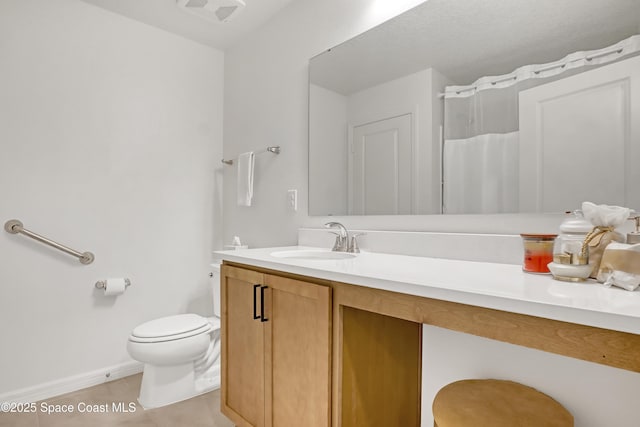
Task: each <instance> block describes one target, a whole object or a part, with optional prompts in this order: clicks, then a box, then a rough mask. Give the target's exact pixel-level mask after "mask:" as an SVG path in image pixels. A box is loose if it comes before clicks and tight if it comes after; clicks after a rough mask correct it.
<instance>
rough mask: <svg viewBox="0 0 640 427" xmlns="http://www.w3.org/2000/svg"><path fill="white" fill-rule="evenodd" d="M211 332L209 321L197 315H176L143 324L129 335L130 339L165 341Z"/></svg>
mask: <svg viewBox="0 0 640 427" xmlns="http://www.w3.org/2000/svg"><path fill="white" fill-rule="evenodd" d="M210 330H211V324H210V323H209V321H208V320H207V319H206V318H204V317H202V316H198V315H197V314H178V315H176V316H167V317H162V318H160V319H155V320H151V321H149V322H145V323H143V324H142V325H140V326H138V327H136V328H135V329H134V330H133V332H132V333H131V337H132V338H142V339H144V340H145V341H146V340H147V339H149V340H151V339H153V340H155V341H158V340H160V341H166V340H173V339H178V338H185V337H189V336H193V335H197V334H201V333H204V332H209V331H210Z"/></svg>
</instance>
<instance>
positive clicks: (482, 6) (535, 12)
mask: <svg viewBox="0 0 640 427" xmlns="http://www.w3.org/2000/svg"><path fill="white" fill-rule="evenodd" d="M638 3H639V0H562V1H558V0H535V1H532V0H509V1H505V0H474V1H473V2H470V1H468V0H429V1H427V2H425V3H423V4H421V5H419V6H417V7H415V8H414V9H411V10H409V11H408V12H406V13H403V14H402V15H400V16H398V17H396V18H394V19H392V20H390V21H387V22H386V23H384V24H382V25H380V26H378V27H375V28H373V29H371V30H369V31H367V32H365V33H364V34H362V35H360V36H358V37H356V38H354V39H351V40H349V41H348V42H346V43H343V44H341V45H338V46H336V47H334V48H332V49H330V50H329V52H325V53H323V54H320V55H318V56H316V57H315V58H313V59H312V61H311V81H312V83H314V84H317V85H319V86H322V87H324V88H327V89H330V90H333V91H335V92H338V93H341V94H344V95H348V94H350V93H354V92H357V91H360V90H363V89H365V88H368V87H371V86H374V85H376V84H380V83H382V82H386V81H389V80H392V79H394V78H398V77H400V76H405V75H408V74H411V73H413V72H417V71H419V70H423V69H426V68H431V67H433V68H435V69H437V70H438V71H440V72H441V73H442V74H444V75H445V76H447V77H449V78H450V79H451V80H452V81H453V82H455V83H456V84H460V85H464V84H470V83H472V82H473V81H474V80H476V79H477V78H479V77H482V76H491V75H494V76H495V75H501V74H506V73H510V72H512V71H513V70H514V69H515V68H517V67H519V66H521V65H525V64H536V63H537V64H540V63H546V62H551V61H555V60H559V59H561V58H562V57H564V56H565V55H567V54H569V53H572V52H576V51H580V50H591V49H599V48H603V47H606V46H609V45H612V44H614V43H616V42H618V41H620V40H622V39H624V38H627V37H629V36H631V35H633V34H638V33H639V32H640V7H638Z"/></svg>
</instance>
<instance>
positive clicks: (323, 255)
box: [271, 249, 356, 260]
mask: <svg viewBox="0 0 640 427" xmlns="http://www.w3.org/2000/svg"><path fill="white" fill-rule="evenodd" d="M271 256H273V257H276V258H289V259H304V260H331V259H333V260H335V259H352V258H355V257H356V254H352V253H348V252H333V251H327V250H321V249H300V250H292V251H276V252H271Z"/></svg>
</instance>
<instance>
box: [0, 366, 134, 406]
mask: <svg viewBox="0 0 640 427" xmlns="http://www.w3.org/2000/svg"><path fill="white" fill-rule="evenodd" d="M143 367H144V364H142V363H140V362H136V361H132V362H127V363H122V364H119V365H114V366H108V367H105V368H102V369H98V370H95V371H91V372H86V373H83V374H79V375H74V376H71V377H67V378H61V379H59V380H55V381H50V382H48V383H43V384H38V385H36V386H32V387H27V388H23V389H19V390H15V391H10V392H8V393H3V394H0V402H37V401H40V400H44V399H50V398H52V397H55V396H60V395H61V394H65V393H71V392H72V391H76V390H81V389H83V388H87V387H91V386H94V385H98V384H103V383H107V382H109V381H114V380H117V379H120V378H124V377H128V376H129V375H134V374H137V373H139V372H142V368H143Z"/></svg>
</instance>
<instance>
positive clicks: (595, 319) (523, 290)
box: [215, 246, 640, 334]
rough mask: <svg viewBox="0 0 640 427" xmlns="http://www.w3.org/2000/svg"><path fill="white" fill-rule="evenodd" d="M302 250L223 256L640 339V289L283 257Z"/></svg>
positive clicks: (500, 272)
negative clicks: (283, 254)
mask: <svg viewBox="0 0 640 427" xmlns="http://www.w3.org/2000/svg"><path fill="white" fill-rule="evenodd" d="M296 249H319V248H310V247H302V246H291V247H279V248H261V249H241V250H231V251H218V252H215V254H216V257H219V258H221V259H223V260H227V261H231V262H236V263H241V264H247V265H253V266H256V267H263V268H269V269H273V270H279V271H284V272H288V273H293V274H300V275H305V276H311V277H318V278H321V279H327V280H333V281H339V282H344V283H350V284H354V285H361V286H367V287H370V288H375V289H384V290H389V291H394V292H400V293H403V294H408V295H416V296H421V297H428V298H435V299H440V300H445V301H452V302H457V303H462V304H470V305H475V306H479V307H487V308H493V309H497V310H504V311H510V312H514V313H521V314H527V315H532V316H538V317H544V318H548V319H555V320H562V321H565V322H571V323H578V324H584V325H590V326H596V327H600V328H606V329H613V330H617V331H624V332H631V333H634V334H640V292H628V291H625V290H622V289H618V288H606V287H604V286H603V285H600V284H598V283H597V282H595V281H589V282H586V283H569V282H561V281H557V280H553V279H552V277H551V276H550V275H537V274H528V273H524V272H523V271H522V269H521V267H520V266H519V265H512V264H497V263H488V262H473V261H459V260H449V259H439V258H426V257H416V256H406V255H390V254H382V253H373V252H363V253H360V254H358V255H357V256H356V257H355V258H351V259H342V260H324V259H319V260H309V259H304V260H302V259H293V258H278V257H274V256H272V255H271V253H272V252H275V251H284V250H296Z"/></svg>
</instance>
